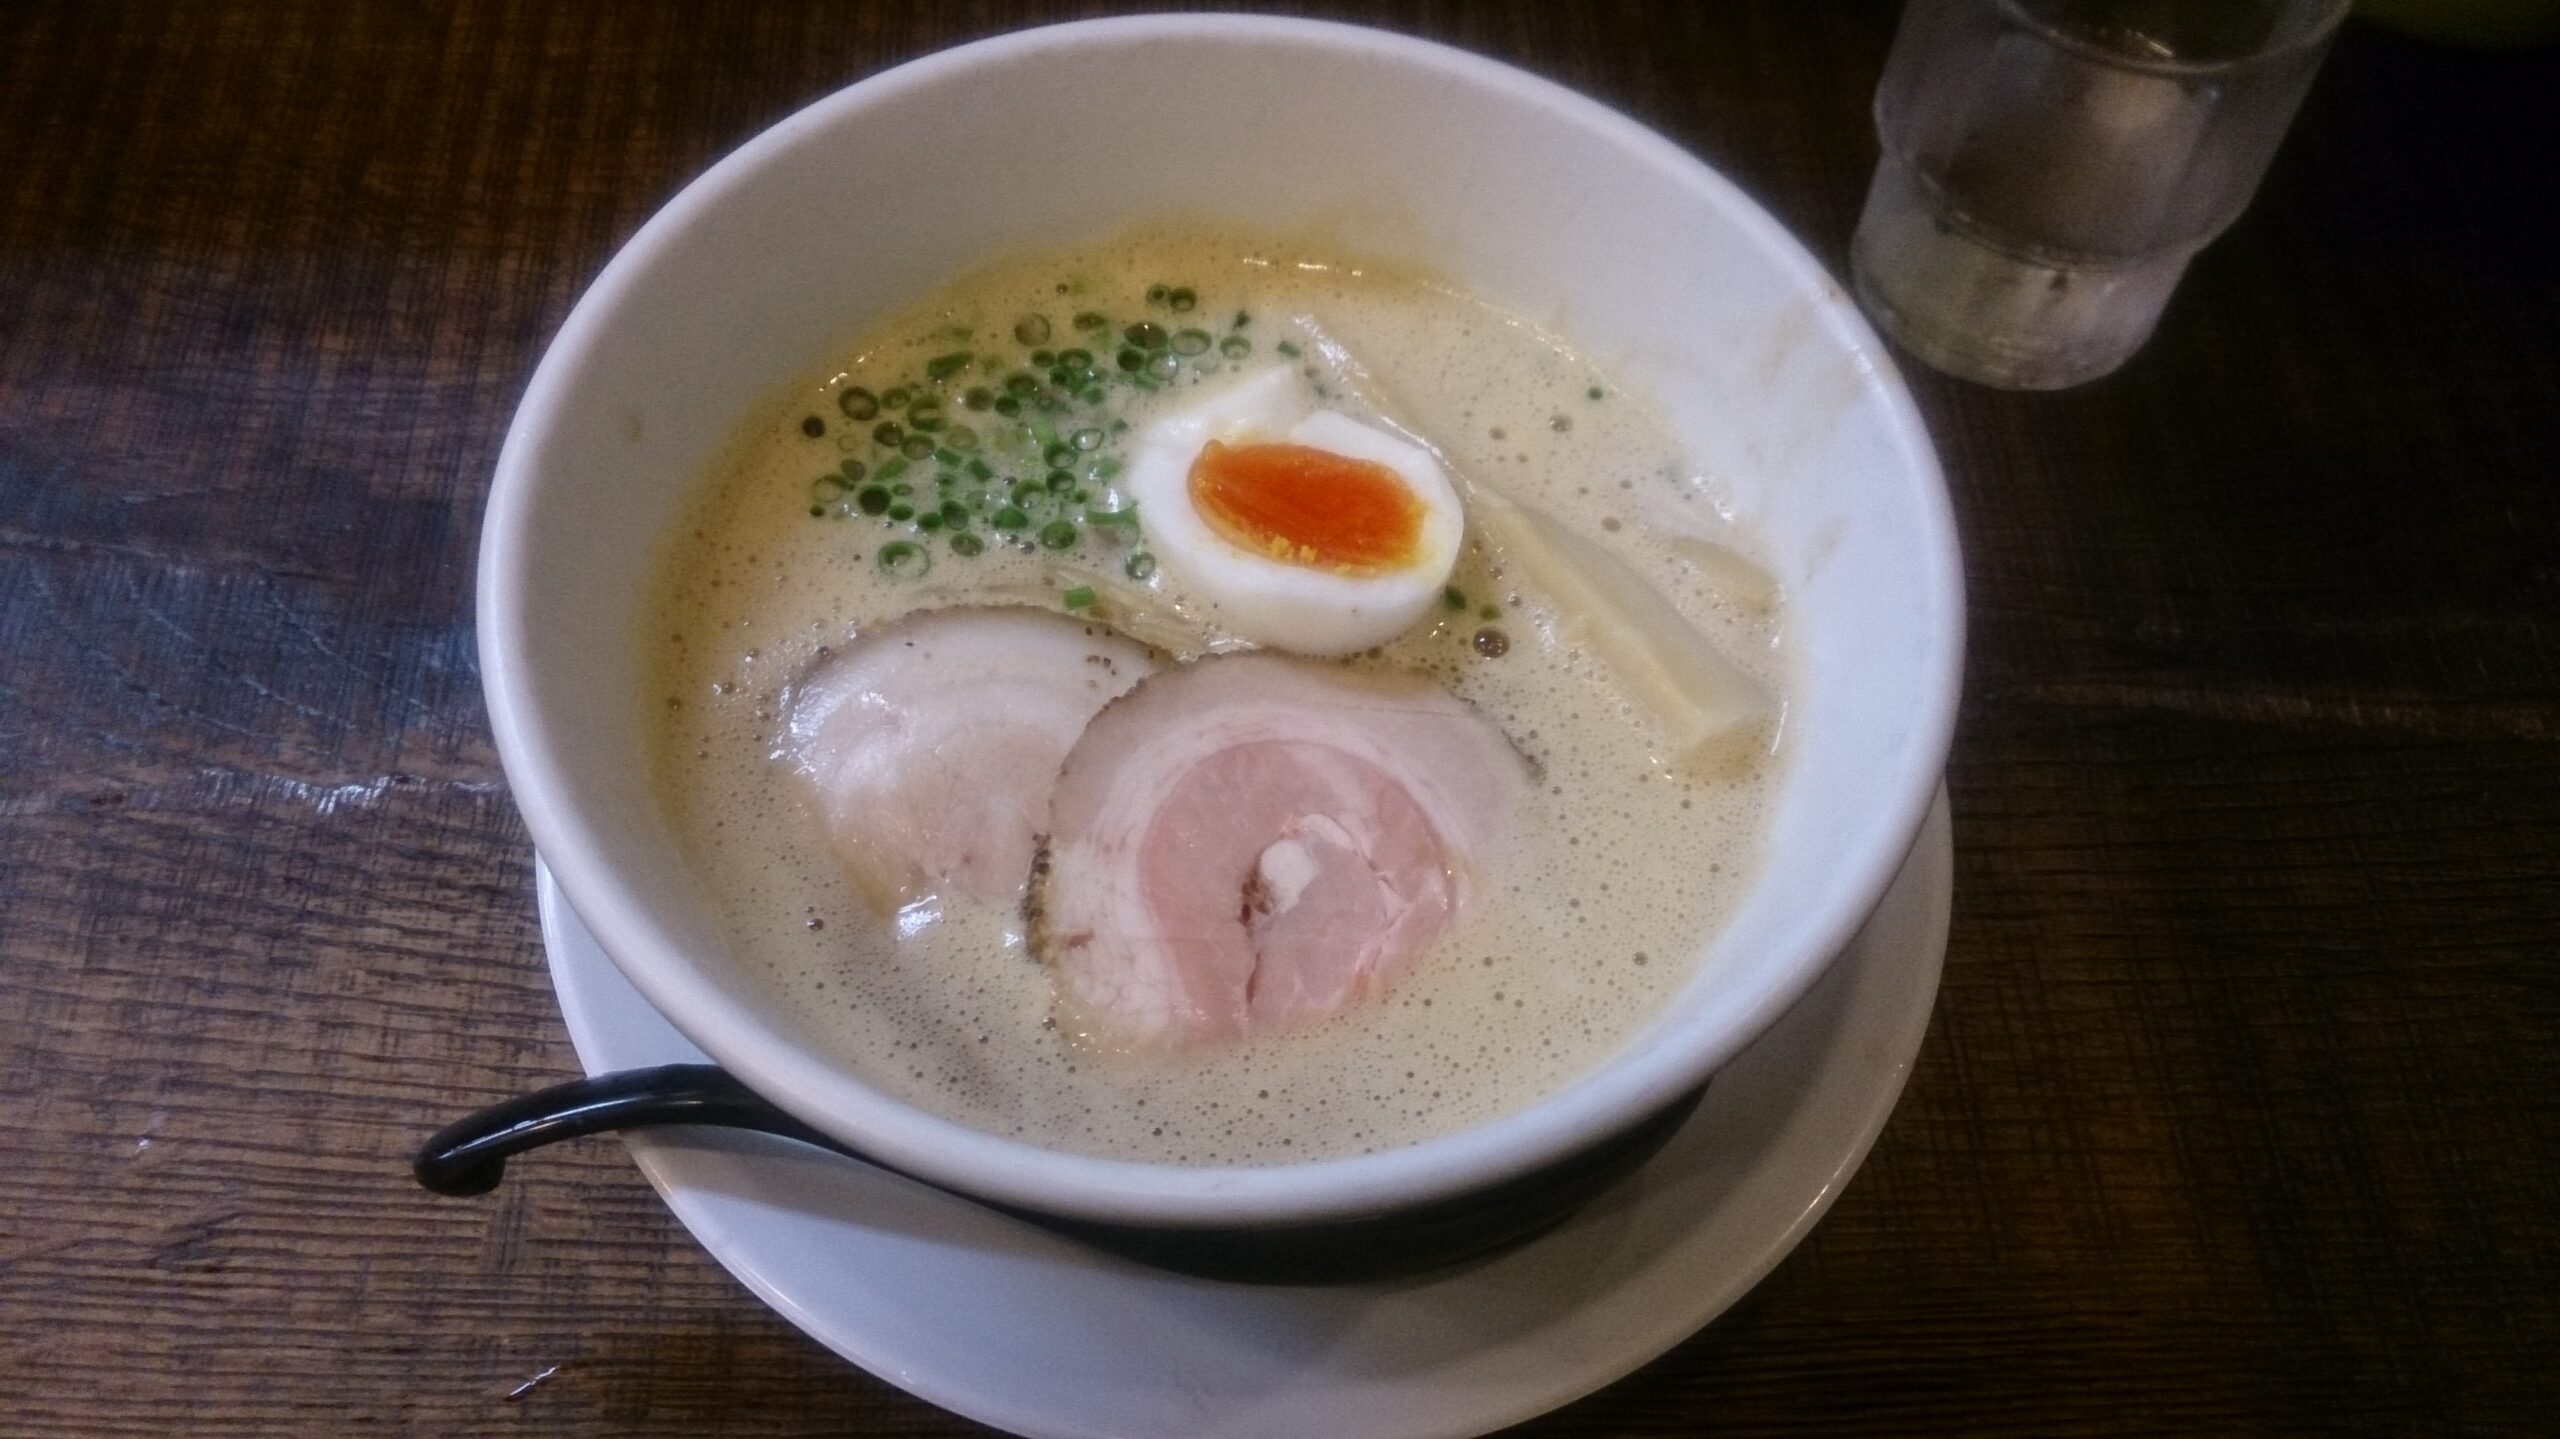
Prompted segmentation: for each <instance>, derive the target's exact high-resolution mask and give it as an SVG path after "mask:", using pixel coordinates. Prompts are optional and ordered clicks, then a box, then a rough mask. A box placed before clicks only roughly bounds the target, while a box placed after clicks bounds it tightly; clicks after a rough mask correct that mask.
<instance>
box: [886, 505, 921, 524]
mask: <svg viewBox="0 0 2560 1439" xmlns="http://www.w3.org/2000/svg"><path fill="white" fill-rule="evenodd" d="M915 517H916V507H915V506H913V505H903V504H901V505H891V506H890V507H889V518H891V519H893V520H896V521H897V522H898V523H899V524H902V525H903V524H905V523H906V522H907V521H909V520H912V519H914V518H915Z"/></svg>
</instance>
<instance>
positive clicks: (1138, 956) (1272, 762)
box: [1024, 654, 1530, 1046]
mask: <svg viewBox="0 0 2560 1439" xmlns="http://www.w3.org/2000/svg"><path fill="white" fill-rule="evenodd" d="M1529 781H1530V771H1529V766H1528V762H1527V760H1526V759H1524V758H1523V757H1522V756H1521V754H1520V753H1519V751H1518V750H1516V749H1514V748H1513V747H1512V745H1511V743H1510V741H1509V740H1508V739H1507V738H1505V737H1504V735H1503V734H1502V732H1501V731H1500V730H1499V729H1497V728H1495V727H1494V726H1493V725H1492V724H1491V723H1489V722H1488V721H1486V720H1485V719H1484V718H1483V717H1482V716H1481V715H1479V714H1477V713H1476V712H1475V711H1474V710H1473V709H1472V708H1470V707H1469V706H1467V705H1466V704H1465V703H1464V702H1463V701H1461V700H1459V699H1458V698H1457V697H1456V696H1454V695H1452V694H1450V693H1449V692H1448V691H1447V690H1445V689H1442V688H1441V687H1440V686H1439V685H1437V684H1435V683H1433V682H1431V681H1430V680H1428V679H1424V678H1422V677H1420V676H1416V675H1406V674H1380V673H1361V672H1354V671H1350V670H1345V669H1342V668H1340V667H1337V666H1331V665H1322V664H1312V663H1308V662H1305V661H1300V660H1294V659H1288V658H1284V657H1281V656H1278V655H1271V654H1248V655H1231V656H1224V657H1216V658H1210V659H1204V660H1201V661H1199V662H1197V663H1194V664H1190V665H1186V666H1183V667H1181V668H1179V669H1172V670H1166V671H1163V672H1160V673H1158V674H1157V675H1155V676H1154V677H1152V678H1150V679H1148V680H1146V681H1145V682H1143V683H1141V684H1140V685H1138V686H1137V687H1136V688H1135V689H1133V690H1131V691H1130V692H1129V694H1128V695H1127V696H1125V697H1124V698H1122V699H1120V700H1118V701H1116V702H1115V703H1113V704H1112V705H1111V706H1110V707H1108V708H1106V709H1105V710H1103V711H1102V712H1101V713H1100V714H1099V715H1096V716H1095V717H1094V720H1093V722H1092V724H1090V725H1089V726H1087V727H1086V729H1085V733H1084V736H1083V738H1081V739H1080V740H1078V741H1077V742H1076V745H1075V748H1074V749H1073V750H1071V751H1070V752H1069V754H1068V756H1067V761H1066V765H1065V767H1064V769H1063V770H1062V771H1061V772H1060V774H1059V778H1058V785H1057V790H1056V793H1055V794H1054V795H1053V796H1052V798H1051V800H1050V807H1049V831H1048V841H1047V844H1046V845H1045V846H1044V848H1043V851H1042V855H1041V860H1040V863H1039V864H1038V865H1037V866H1036V868H1035V870H1034V872H1033V876H1032V882H1031V889H1030V892H1029V893H1028V895H1027V896H1026V897H1025V900H1024V909H1025V914H1026V917H1027V918H1028V920H1029V922H1030V923H1029V931H1030V935H1031V943H1032V946H1033V948H1034V950H1035V951H1036V952H1038V953H1039V954H1040V955H1041V956H1042V957H1043V958H1044V959H1046V960H1047V961H1048V962H1049V963H1050V964H1051V965H1052V966H1053V967H1054V969H1055V972H1056V976H1057V983H1058V987H1059V993H1060V1000H1061V1008H1062V1012H1063V1014H1064V1017H1065V1019H1066V1021H1067V1022H1068V1023H1069V1024H1070V1025H1071V1026H1073V1027H1076V1028H1078V1029H1081V1030H1084V1031H1085V1032H1087V1033H1090V1034H1091V1035H1093V1036H1094V1037H1096V1038H1099V1039H1101V1040H1103V1041H1105V1042H1109V1043H1120V1044H1141V1045H1147V1044H1154V1045H1170V1046H1187V1045H1197V1044H1203V1043H1210V1042H1216V1041H1222V1040H1232V1039H1236V1038H1240V1037H1243V1036H1245V1035H1249V1034H1255V1033H1260V1032H1264V1031H1269V1030H1276V1029H1282V1028H1286V1027H1290V1026H1294V1025H1298V1024H1303V1023H1306V1022H1309V1021H1312V1020H1316V1019H1320V1018H1322V1017H1324V1016H1326V1015H1329V1014H1333V1013H1336V1012H1338V1011H1340V1010H1341V1009H1343V1008H1345V1007H1346V1006H1349V1005H1352V1004H1355V1003H1358V1002H1359V1001H1361V1000H1363V999H1367V998H1370V997H1372V996H1374V995H1377V994H1379V993H1381V992H1383V991H1384V990H1385V989H1386V988H1387V986H1388V985H1389V984H1390V983H1391V982H1392V981H1393V980H1394V978H1395V977H1396V975H1397V974H1398V972H1399V971H1401V970H1402V969H1404V968H1405V966H1407V965H1409V964H1410V963H1412V961H1413V960H1414V959H1415V958H1416V957H1417V956H1419V955H1420V954H1421V953H1422V952H1423V951H1424V950H1426V949H1427V948H1429V946H1430V944H1431V942H1432V941H1433V939H1435V938H1436V937H1437V936H1438V935H1439V934H1440V933H1441V931H1442V930H1443V929H1444V928H1446V927H1447V926H1448V924H1449V923H1450V922H1451V920H1453V919H1454V918H1455V917H1456V916H1457V914H1458V912H1459V910H1460V908H1461V907H1462V906H1463V905H1464V904H1465V903H1466V900H1467V893H1468V886H1469V883H1470V877H1471V876H1473V875H1476V874H1480V873H1482V872H1483V871H1484V869H1485V868H1486V867H1487V866H1489V865H1490V864H1492V863H1493V862H1494V860H1495V859H1496V857H1497V856H1498V854H1499V852H1500V851H1501V850H1502V848H1503V847H1504V846H1505V844H1506V843H1507V841H1508V838H1509V835H1510V831H1511V826H1512V822H1513V812H1514V810H1515V808H1516V806H1517V805H1518V803H1519V801H1520V799H1521V797H1522V796H1523V795H1524V794H1525V793H1526V792H1527V789H1528V785H1529Z"/></svg>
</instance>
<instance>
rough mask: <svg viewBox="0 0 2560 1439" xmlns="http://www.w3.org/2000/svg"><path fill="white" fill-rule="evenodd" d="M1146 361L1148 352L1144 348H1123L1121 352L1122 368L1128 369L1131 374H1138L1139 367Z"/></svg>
mask: <svg viewBox="0 0 2560 1439" xmlns="http://www.w3.org/2000/svg"><path fill="white" fill-rule="evenodd" d="M1146 363H1147V352H1146V351H1144V350H1135V349H1123V350H1122V351H1121V352H1120V368H1121V369H1124V370H1127V371H1128V372H1130V373H1131V374H1136V373H1137V372H1138V370H1139V368H1140V367H1141V366H1143V365H1145V364H1146Z"/></svg>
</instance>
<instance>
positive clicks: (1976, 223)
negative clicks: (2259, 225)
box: [1850, 0, 2347, 390]
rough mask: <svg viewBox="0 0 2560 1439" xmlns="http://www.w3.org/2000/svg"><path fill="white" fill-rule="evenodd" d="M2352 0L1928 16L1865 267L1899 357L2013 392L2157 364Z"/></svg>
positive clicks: (2038, 5)
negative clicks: (2140, 354) (2183, 299)
mask: <svg viewBox="0 0 2560 1439" xmlns="http://www.w3.org/2000/svg"><path fill="white" fill-rule="evenodd" d="M2346 11H2347V0H1910V6H1909V8H1908V9H1906V10H1905V11H1904V12H1903V16H1902V28H1901V30H1900V31H1899V33H1897V34H1896V35H1895V37H1894V42H1893V54H1892V57H1891V58H1890V59H1889V60H1887V61H1886V63H1885V72H1884V81H1883V83H1882V84H1881V85H1879V86H1878V87H1877V90H1876V131H1877V134H1878V135H1879V136H1880V137H1881V138H1882V140H1883V142H1884V158H1883V160H1882V162H1881V163H1879V164H1878V165H1877V166H1876V175H1875V181H1874V183H1873V184H1872V185H1871V186H1869V188H1868V190H1867V206H1866V211H1865V213H1864V214H1863V215H1861V216H1860V217H1859V220H1858V233H1857V238H1856V240H1855V241H1854V242H1852V245H1851V250H1850V270H1851V275H1852V277H1853V280H1854V283H1855V284H1856V286H1857V292H1858V300H1859V303H1860V304H1862V305H1864V306H1865V307H1866V310H1867V313H1868V314H1869V315H1870V316H1872V317H1873V318H1874V319H1875V321H1876V323H1877V324H1878V325H1880V326H1882V327H1883V328H1884V329H1885V331H1886V332H1887V333H1889V334H1891V335H1892V336H1893V338H1894V339H1895V340H1897V341H1899V342H1900V343H1901V344H1902V346H1903V348H1905V349H1907V350H1909V351H1910V352H1911V353H1912V354H1914V355H1916V356H1918V357H1919V358H1920V359H1922V360H1923V361H1925V362H1927V363H1928V364H1930V365H1931V366H1934V367H1935V368H1937V369H1940V370H1944V371H1946V372H1948V373H1949V374H1954V375H1961V376H1963V377H1965V378H1966V379H1971V380H1979V381H1981V382H1982V383H1984V384H1988V385H1997V386H2000V387H2002V388H2004V389H2018V390H2056V389H2062V388H2064V387H2066V386H2070V385H2077V384H2080V383H2082V382H2084V381H2087V380H2094V379H2096V378H2098V377H2099V376H2100V375H2104V374H2106V373H2107V372H2109V371H2111V370H2113V369H2115V368H2116V367H2117V366H2118V365H2121V364H2123V363H2124V362H2125V360H2126V359H2128V358H2129V357H2131V356H2132V354H2133V352H2134V351H2136V350H2138V349H2140V348H2142V345H2143V342H2144V341H2146V340H2148V339H2150V338H2151V331H2152V327H2153V326H2154V325H2156V324H2158V323H2159V319H2160V311H2161V309H2162V307H2163V306H2165V305H2167V304H2168V302H2169V295H2170V292H2171V291H2173V290H2175V289H2176V288H2177V285H2178V277H2179V276H2180V275H2181V274H2183V273H2185V271H2186V268H2187V262H2188V261H2189V260H2190V259H2192V258H2193V257H2194V255H2195V253H2196V252H2197V251H2198V250H2200V249H2202V248H2203V247H2204V246H2205V244H2206V243H2207V242H2209V241H2211V240H2212V239H2213V237H2214V236H2216V235H2219V234H2221V233H2222V231H2223V229H2224V228H2225V227H2227V226H2228V225H2230V223H2231V222H2232V221H2233V220H2235V219H2237V218H2239V215H2240V212H2241V211H2242V210H2243V209H2245V208H2246V207H2247V206H2248V203H2249V196H2250V194H2251V193H2252V192H2254V191H2255V190H2256V189H2257V187H2258V179H2259V177H2260V176H2261V175H2263V174H2265V173H2266V168H2267V161H2268V160H2269V158H2270V157H2272V156H2273V155H2274V154H2275V149H2276V144H2277V142H2278V141H2280V140H2281V139H2283V137H2284V132H2285V127H2286V126H2287V125H2289V124H2291V123H2292V121H2293V112H2294V110H2295V108H2296V107H2297V106H2299V105H2300V104H2301V103H2302V95H2303V92H2304V91H2305V90H2306V89H2308V88H2309V87H2310V84H2311V77H2312V75H2313V73H2314V72H2315V71H2317V70H2318V69H2319V68H2320V60H2321V57H2322V55H2323V54H2324V53H2325V52H2326V51H2327V48H2328V44H2329V38H2330V36H2331V35H2332V34H2334V33H2335V32H2336V30H2337V28H2338V22H2339V20H2340V19H2341V18H2342V17H2344V16H2345V14H2346Z"/></svg>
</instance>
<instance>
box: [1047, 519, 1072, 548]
mask: <svg viewBox="0 0 2560 1439" xmlns="http://www.w3.org/2000/svg"><path fill="white" fill-rule="evenodd" d="M1082 533H1083V532H1082V531H1081V530H1078V529H1077V528H1076V527H1075V522H1074V521H1072V520H1051V521H1050V522H1049V523H1047V524H1045V525H1042V526H1041V527H1040V545H1041V547H1042V548H1043V549H1051V550H1063V549H1067V548H1069V547H1070V546H1072V545H1074V544H1075V542H1076V537H1077V536H1078V535H1080V534H1082Z"/></svg>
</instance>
